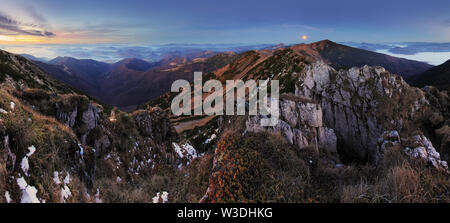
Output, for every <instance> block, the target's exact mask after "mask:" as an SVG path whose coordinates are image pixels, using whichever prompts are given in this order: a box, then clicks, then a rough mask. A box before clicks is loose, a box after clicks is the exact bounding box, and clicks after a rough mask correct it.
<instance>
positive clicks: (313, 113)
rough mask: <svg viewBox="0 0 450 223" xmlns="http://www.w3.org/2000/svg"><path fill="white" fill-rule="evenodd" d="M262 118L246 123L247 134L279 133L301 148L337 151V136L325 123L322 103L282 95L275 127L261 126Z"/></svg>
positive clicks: (253, 118)
mask: <svg viewBox="0 0 450 223" xmlns="http://www.w3.org/2000/svg"><path fill="white" fill-rule="evenodd" d="M262 118H263V116H261V115H259V116H249V118H248V120H247V122H246V131H248V132H261V131H267V132H273V133H276V132H280V133H281V134H282V135H283V136H284V137H285V138H286V140H287V141H288V142H289V143H291V144H293V145H296V146H297V147H298V148H299V149H302V148H304V147H309V146H312V147H314V148H316V149H318V147H322V148H325V149H327V150H328V151H330V152H334V153H335V152H337V147H336V146H337V137H336V135H335V133H334V130H333V129H330V128H327V127H325V126H324V123H323V111H322V108H321V106H320V104H317V103H315V102H313V101H312V100H308V99H305V98H302V97H295V96H293V95H282V98H281V99H280V119H279V121H278V123H277V124H276V125H275V126H273V127H263V126H261V119H262Z"/></svg>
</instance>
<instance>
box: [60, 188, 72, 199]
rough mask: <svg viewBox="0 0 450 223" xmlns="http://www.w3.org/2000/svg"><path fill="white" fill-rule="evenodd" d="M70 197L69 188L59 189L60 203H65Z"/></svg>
mask: <svg viewBox="0 0 450 223" xmlns="http://www.w3.org/2000/svg"><path fill="white" fill-rule="evenodd" d="M70 196H72V193H71V192H70V189H69V187H67V185H64V188H62V189H61V202H62V203H66V199H67V198H69V197H70Z"/></svg>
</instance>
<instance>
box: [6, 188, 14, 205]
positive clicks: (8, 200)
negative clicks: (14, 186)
mask: <svg viewBox="0 0 450 223" xmlns="http://www.w3.org/2000/svg"><path fill="white" fill-rule="evenodd" d="M5 199H6V203H8V204H9V203H11V201H12V199H11V195H9V191H6V192H5Z"/></svg>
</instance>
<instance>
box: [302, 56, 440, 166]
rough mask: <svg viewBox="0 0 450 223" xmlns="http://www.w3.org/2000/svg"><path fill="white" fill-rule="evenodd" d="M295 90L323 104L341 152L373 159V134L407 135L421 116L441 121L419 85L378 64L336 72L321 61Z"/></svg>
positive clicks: (418, 125) (417, 126) (325, 119)
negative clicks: (409, 82)
mask: <svg viewBox="0 0 450 223" xmlns="http://www.w3.org/2000/svg"><path fill="white" fill-rule="evenodd" d="M295 95H296V96H301V97H307V98H309V99H311V100H314V101H316V102H317V103H318V104H320V105H321V108H322V110H323V122H324V126H327V127H329V128H331V129H333V130H334V131H335V133H336V135H337V138H338V141H339V144H340V145H339V148H340V149H341V150H342V152H343V153H345V154H347V155H351V156H355V157H359V158H360V159H365V160H369V161H374V160H375V159H376V148H377V139H378V138H379V136H380V135H381V134H382V133H383V132H384V131H385V130H398V131H399V132H401V133H404V134H406V135H409V134H412V132H413V131H415V130H420V129H421V128H422V127H423V124H422V123H424V122H425V121H430V122H434V123H432V125H435V126H436V125H439V124H441V122H442V121H443V118H442V117H443V114H442V113H441V112H440V111H438V110H436V109H433V107H432V106H431V105H430V102H429V101H428V100H427V99H426V97H425V93H424V92H423V91H422V90H420V89H417V88H413V87H410V86H409V85H408V84H407V83H406V82H404V81H403V79H402V78H401V77H399V76H397V75H393V74H390V73H389V72H387V71H386V70H385V69H384V68H382V67H369V66H364V67H362V68H351V69H349V70H339V71H336V70H334V69H333V68H331V67H330V66H328V65H327V64H325V63H323V62H320V61H319V62H317V63H314V64H312V65H310V66H307V67H305V69H304V70H303V72H302V73H301V74H300V77H299V79H298V82H297V83H296V90H295ZM431 116H433V117H435V118H436V119H437V120H434V121H433V120H429V119H430V117H431Z"/></svg>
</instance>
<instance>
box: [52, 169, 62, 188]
mask: <svg viewBox="0 0 450 223" xmlns="http://www.w3.org/2000/svg"><path fill="white" fill-rule="evenodd" d="M53 182H55V184H56V185H60V184H61V180H59V173H58V171H55V172H53Z"/></svg>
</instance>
